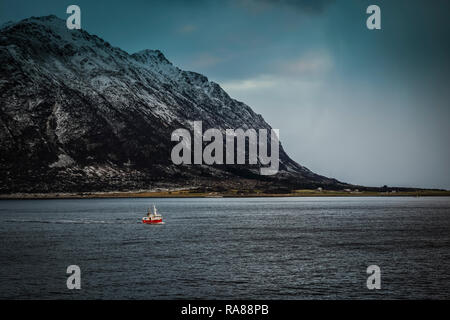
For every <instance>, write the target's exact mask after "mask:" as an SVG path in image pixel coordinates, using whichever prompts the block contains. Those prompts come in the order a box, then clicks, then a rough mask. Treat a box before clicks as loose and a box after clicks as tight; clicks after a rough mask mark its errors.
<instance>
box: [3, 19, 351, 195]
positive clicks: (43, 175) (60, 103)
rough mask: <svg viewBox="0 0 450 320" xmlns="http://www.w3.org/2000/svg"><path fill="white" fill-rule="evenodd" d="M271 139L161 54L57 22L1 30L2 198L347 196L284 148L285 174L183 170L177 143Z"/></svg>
mask: <svg viewBox="0 0 450 320" xmlns="http://www.w3.org/2000/svg"><path fill="white" fill-rule="evenodd" d="M194 120H195V121H203V129H204V130H206V129H208V128H220V129H227V128H231V129H237V128H243V129H248V128H256V129H263V128H267V129H270V126H269V125H268V124H267V123H266V122H265V121H264V119H263V118H262V117H261V115H258V114H256V113H254V112H253V111H252V110H251V108H250V107H248V106H247V105H245V104H244V103H242V102H239V101H236V100H234V99H232V98H230V97H229V96H228V94H227V93H226V92H225V91H224V90H222V89H221V88H220V86H219V85H218V84H216V83H214V82H210V81H208V79H207V78H206V77H205V76H203V75H200V74H197V73H194V72H188V71H183V70H180V69H178V68H176V67H174V66H173V65H172V64H171V63H170V62H169V61H168V60H167V59H166V58H165V57H164V55H163V54H162V53H161V52H160V51H157V50H156V51H153V50H145V51H142V52H139V53H135V54H132V55H130V54H128V53H126V52H125V51H122V50H120V49H118V48H113V47H112V46H111V45H110V44H108V43H107V42H105V41H103V40H102V39H100V38H98V37H97V36H94V35H90V34H89V33H87V32H85V31H83V30H68V29H67V28H66V26H65V21H64V20H61V19H59V18H57V17H55V16H48V17H40V18H30V19H26V20H23V21H21V22H19V23H14V24H8V25H6V26H4V27H2V28H1V29H0V170H1V176H0V193H11V192H78V191H108V190H138V189H150V188H152V187H155V186H167V187H177V186H179V187H185V186H218V185H220V186H222V187H249V188H251V187H255V186H259V187H262V188H266V187H270V186H271V187H274V186H276V187H287V188H300V187H302V188H306V187H311V188H312V187H318V186H324V187H326V188H342V187H343V186H345V184H342V183H340V182H338V181H336V180H334V179H329V178H326V177H322V176H320V175H316V174H314V173H312V172H311V171H309V170H308V169H306V168H305V167H302V166H301V165H299V164H297V163H296V162H294V161H293V160H292V159H290V158H289V156H288V155H287V154H286V153H285V151H284V150H283V148H282V147H281V148H280V172H279V173H278V174H277V175H276V176H270V177H268V176H266V177H264V176H260V175H258V174H257V173H258V166H256V167H255V166H245V167H242V166H214V167H209V166H194V165H192V166H175V165H173V164H172V162H171V159H170V152H171V149H172V147H173V145H174V143H173V142H171V140H170V138H171V133H172V131H173V130H175V129H177V128H188V129H190V128H192V121H194Z"/></svg>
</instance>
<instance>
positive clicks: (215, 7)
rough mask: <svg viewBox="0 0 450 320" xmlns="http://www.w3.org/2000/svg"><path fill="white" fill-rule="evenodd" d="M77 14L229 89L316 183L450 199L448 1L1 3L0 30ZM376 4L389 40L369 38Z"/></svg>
mask: <svg viewBox="0 0 450 320" xmlns="http://www.w3.org/2000/svg"><path fill="white" fill-rule="evenodd" d="M427 3H428V4H429V5H428V6H427ZM70 4H78V5H79V6H80V7H81V10H82V27H83V29H85V30H87V31H88V32H90V33H93V34H97V35H98V36H100V37H102V38H104V39H105V40H106V41H108V42H110V43H111V44H112V45H114V46H117V47H120V48H122V49H124V50H126V51H128V52H129V53H134V52H136V51H139V50H142V49H159V50H161V51H162V52H163V53H164V54H165V55H166V57H167V58H168V59H169V60H171V61H172V62H173V63H174V64H175V65H177V66H179V67H180V68H182V69H185V70H192V71H196V72H200V73H202V74H204V75H206V76H207V77H208V78H209V79H210V80H212V81H215V82H217V83H219V84H220V85H221V86H222V87H223V88H224V89H225V90H226V91H227V92H228V93H229V94H230V95H231V96H232V97H234V98H236V99H238V100H241V101H243V102H245V103H247V104H248V105H250V106H251V107H252V108H253V110H255V111H256V112H257V113H260V114H262V115H263V117H264V118H265V119H266V121H267V122H269V123H270V124H271V125H272V127H274V128H279V129H280V136H281V141H282V143H283V146H284V148H285V149H286V151H287V152H288V154H289V155H290V156H291V157H292V158H293V159H294V160H296V161H297V162H299V163H301V164H302V165H305V166H306V167H308V168H309V169H311V170H312V171H314V172H316V173H319V174H323V175H326V176H329V177H334V178H337V179H339V180H341V181H344V182H350V183H355V184H362V185H369V186H382V185H385V184H387V185H390V186H410V187H412V186H417V187H439V188H448V189H450V169H449V163H450V148H449V141H450V124H449V121H450V105H449V101H450V100H449V98H450V93H449V91H450V74H449V71H450V42H449V39H450V24H449V22H448V14H449V12H450V10H449V9H450V2H449V1H446V0H434V1H432V3H430V1H414V0H408V1H406V0H389V1H383V0H372V1H364V0H348V1H345V0H336V1H334V0H258V1H257V0H222V1H214V0H209V1H208V0H191V1H180V0H173V1H162V0H161V1H144V0H141V1H132V0H128V1H99V0H97V1H78V0H75V1H61V0H49V1H47V0H40V1H24V0H14V1H6V0H0V23H4V22H6V21H9V20H13V21H17V20H20V19H23V18H27V17H30V16H33V15H34V16H40V15H48V14H55V15H57V16H59V17H61V18H65V17H67V15H66V14H65V11H66V8H67V6H68V5H70ZM370 4H377V5H379V6H380V8H381V16H382V30H372V31H370V30H368V29H367V28H366V19H367V17H368V15H367V14H366V13H365V12H366V9H367V7H368V6H369V5H370Z"/></svg>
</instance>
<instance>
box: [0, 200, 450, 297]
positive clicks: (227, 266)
mask: <svg viewBox="0 0 450 320" xmlns="http://www.w3.org/2000/svg"><path fill="white" fill-rule="evenodd" d="M153 202H155V203H156V204H157V206H158V208H159V211H160V212H161V213H162V214H163V216H164V218H165V221H166V224H165V225H160V226H148V225H142V224H141V223H140V218H141V217H142V216H143V213H144V212H145V210H146V207H147V206H148V205H150V204H151V203H153ZM0 243H1V248H0V298H3V299H4V298H13V299H29V298H43V299H48V298H58V299H73V298H76V299H94V298H95V299H177V298H189V299H191V298H192V299H196V298H210V299H311V298H313V299H336V298H337V299H347V298H364V299H366V298H400V299H422V298H437V299H440V298H447V299H448V298H450V198H265V199H154V200H151V199H150V200H148V199H111V200H102V199H98V200H97V199H96V200H41V201H1V202H0ZM72 264H75V265H79V266H80V267H81V271H82V289H81V290H80V291H70V290H68V289H67V287H66V279H67V275H66V268H67V266H69V265H72ZM372 264H376V265H378V266H380V268H381V272H382V289H381V290H379V291H376V292H374V291H369V290H368V289H367V287H366V279H367V275H366V268H367V266H369V265H372Z"/></svg>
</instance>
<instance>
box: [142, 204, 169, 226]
mask: <svg viewBox="0 0 450 320" xmlns="http://www.w3.org/2000/svg"><path fill="white" fill-rule="evenodd" d="M142 223H144V224H163V223H164V222H163V218H162V215H160V214H159V213H158V212H157V211H156V207H155V206H154V205H153V213H152V211H151V210H150V209H148V212H147V216H146V217H143V218H142Z"/></svg>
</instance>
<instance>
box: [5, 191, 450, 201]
mask: <svg viewBox="0 0 450 320" xmlns="http://www.w3.org/2000/svg"><path fill="white" fill-rule="evenodd" d="M438 196H440V197H450V191H436V190H421V191H404V192H373V191H360V192H346V191H328V190H324V191H318V190H295V191H293V192H290V193H266V192H264V191H259V190H244V191H242V190H229V191H225V192H197V191H195V190H192V189H191V190H176V191H138V192H85V193H34V194H26V193H17V194H9V195H0V200H13V199H15V200H21V199H22V200H27V199H30V200H32V199H107V198H252V197H438Z"/></svg>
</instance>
